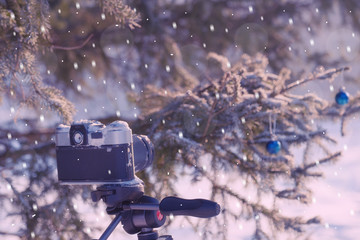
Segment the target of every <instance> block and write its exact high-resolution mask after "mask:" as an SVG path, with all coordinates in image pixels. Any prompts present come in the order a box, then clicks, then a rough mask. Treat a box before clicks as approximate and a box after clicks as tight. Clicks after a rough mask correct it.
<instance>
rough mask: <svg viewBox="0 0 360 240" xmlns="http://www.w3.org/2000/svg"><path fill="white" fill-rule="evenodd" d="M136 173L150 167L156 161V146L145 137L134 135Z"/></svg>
mask: <svg viewBox="0 0 360 240" xmlns="http://www.w3.org/2000/svg"><path fill="white" fill-rule="evenodd" d="M133 147H134V151H133V152H134V164H135V172H139V171H141V170H143V169H145V168H147V167H149V166H150V165H151V164H152V163H153V161H154V145H153V144H152V143H151V141H150V139H149V138H148V137H147V136H145V135H135V134H134V135H133Z"/></svg>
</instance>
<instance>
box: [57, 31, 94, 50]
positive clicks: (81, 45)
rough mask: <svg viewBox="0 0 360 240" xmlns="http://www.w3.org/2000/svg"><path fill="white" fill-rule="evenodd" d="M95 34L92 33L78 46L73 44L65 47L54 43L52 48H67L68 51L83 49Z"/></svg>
mask: <svg viewBox="0 0 360 240" xmlns="http://www.w3.org/2000/svg"><path fill="white" fill-rule="evenodd" d="M93 36H94V34H90V35H89V36H88V37H87V38H86V39H85V41H84V42H83V43H81V44H80V45H77V46H73V47H65V46H59V45H54V44H52V45H51V46H50V49H60V50H67V51H71V50H76V49H81V48H83V47H84V46H85V45H86V44H87V43H88V42H89V41H90V40H91V38H92V37H93Z"/></svg>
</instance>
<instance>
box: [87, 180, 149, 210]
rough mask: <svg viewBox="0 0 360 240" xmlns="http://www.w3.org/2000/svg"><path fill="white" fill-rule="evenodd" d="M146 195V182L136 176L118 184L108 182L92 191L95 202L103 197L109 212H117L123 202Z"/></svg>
mask: <svg viewBox="0 0 360 240" xmlns="http://www.w3.org/2000/svg"><path fill="white" fill-rule="evenodd" d="M143 195H144V183H143V182H142V181H141V180H140V179H139V178H135V179H134V180H132V181H126V182H120V183H118V184H106V185H102V186H99V187H97V188H96V191H92V192H91V198H92V200H93V201H94V202H98V201H99V200H100V199H102V200H103V201H104V202H105V204H106V206H107V207H108V208H107V212H108V214H116V213H117V212H118V211H114V210H115V209H117V208H121V205H122V203H123V202H131V201H134V200H137V199H139V198H141V197H142V196H143Z"/></svg>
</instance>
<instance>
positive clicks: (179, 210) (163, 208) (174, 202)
mask: <svg viewBox="0 0 360 240" xmlns="http://www.w3.org/2000/svg"><path fill="white" fill-rule="evenodd" d="M159 210H160V212H161V213H162V214H164V215H166V216H169V215H170V214H172V215H174V216H176V215H186V216H193V217H198V218H210V217H214V216H216V215H218V214H219V213H220V205H219V204H217V203H216V202H213V201H209V200H205V199H191V200H187V199H182V198H177V197H166V198H164V199H163V200H162V201H161V202H160V205H159Z"/></svg>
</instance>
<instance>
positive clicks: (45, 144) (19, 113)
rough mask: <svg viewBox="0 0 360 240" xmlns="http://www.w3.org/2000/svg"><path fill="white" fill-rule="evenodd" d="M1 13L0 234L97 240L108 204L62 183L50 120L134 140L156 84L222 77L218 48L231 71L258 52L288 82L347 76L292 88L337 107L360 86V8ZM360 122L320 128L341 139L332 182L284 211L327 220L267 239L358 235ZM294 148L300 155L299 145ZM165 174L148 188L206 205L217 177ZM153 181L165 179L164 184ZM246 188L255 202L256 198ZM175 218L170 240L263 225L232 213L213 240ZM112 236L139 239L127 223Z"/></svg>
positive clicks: (319, 1)
mask: <svg viewBox="0 0 360 240" xmlns="http://www.w3.org/2000/svg"><path fill="white" fill-rule="evenodd" d="M0 10H1V12H0V16H1V19H0V25H1V27H0V48H1V53H0V56H1V63H0V77H1V85H0V86H1V88H0V91H1V106H0V114H1V117H0V121H1V126H0V136H1V140H0V172H1V177H0V207H1V209H3V211H1V213H0V221H1V226H0V237H1V238H2V239H31V238H32V239H70V238H72V239H90V238H94V237H97V236H99V234H100V233H101V231H102V230H103V229H104V227H105V226H106V225H107V222H110V217H109V216H107V215H106V214H105V211H104V210H105V206H104V205H103V204H102V203H97V204H95V203H92V202H91V198H90V191H91V190H93V189H94V186H91V187H76V186H67V187H64V186H60V185H59V184H58V182H57V172H56V160H55V149H54V139H53V137H54V129H55V126H56V125H57V124H59V123H62V122H67V123H68V122H71V121H72V120H80V119H97V120H100V121H102V122H103V123H106V124H107V123H110V122H112V121H114V120H118V119H120V120H126V121H128V122H129V123H130V126H131V127H133V129H134V133H142V132H140V131H141V130H143V128H141V127H138V128H137V126H139V124H138V122H139V121H142V120H143V119H144V118H143V117H144V116H146V114H148V113H149V112H150V113H151V112H153V111H156V110H157V109H155V108H153V107H152V105H151V104H150V103H149V102H146V101H141V97H142V95H143V94H144V92H146V89H147V87H148V86H149V85H151V86H153V87H156V88H158V89H161V90H162V91H164V93H165V94H166V92H167V91H169V92H171V91H173V92H182V93H185V92H186V91H187V90H192V89H194V88H195V87H196V86H203V85H204V84H206V83H208V82H209V81H211V79H216V78H220V77H221V73H220V72H219V71H218V70H217V69H216V68H215V67H214V66H215V64H214V62H212V61H211V60H209V58H208V57H207V56H208V53H210V52H215V53H217V54H220V55H223V56H225V57H227V58H228V59H229V61H230V62H231V63H236V62H237V61H239V60H240V59H241V56H242V55H243V54H247V55H249V56H256V55H257V54H262V55H264V56H265V57H266V58H268V66H267V67H266V72H270V73H275V74H278V73H279V72H280V71H281V70H282V69H283V68H284V67H286V68H288V69H291V71H292V74H291V78H290V79H289V80H287V82H288V83H291V82H294V81H296V80H298V79H301V78H303V77H305V76H307V75H308V74H310V73H312V72H314V71H315V72H316V71H318V70H319V67H321V66H323V67H325V68H326V69H328V68H339V67H345V66H349V67H350V68H351V70H350V71H347V72H343V73H341V74H340V75H339V76H338V77H336V79H335V81H333V82H332V83H328V82H326V83H325V82H321V81H319V82H311V83H309V84H306V85H303V86H302V87H300V88H298V89H296V90H294V94H295V93H296V94H300V95H301V94H305V93H309V92H311V93H315V94H316V95H318V96H319V97H321V98H324V99H326V100H328V101H331V100H332V99H334V96H335V94H336V92H337V91H338V89H340V88H342V87H345V88H346V90H347V91H348V92H349V94H350V95H355V94H356V93H357V91H358V89H359V87H360V81H359V78H358V75H359V73H360V72H359V69H358V68H357V65H358V64H359V62H360V56H359V53H360V51H359V50H360V38H359V36H360V17H359V16H360V2H359V1H356V0H334V1H327V0H309V1H307V0H301V1H295V0H294V1H291V0H281V1H275V0H273V1H268V0H253V1H250V0H247V1H243V0H237V1H222V0H211V1H202V0H176V1H174V0H162V1H156V0H147V1H146V0H134V1H131V0H129V1H92V0H91V1H89V0H87V1H85V0H84V1H82V0H79V1H69V0H61V1H52V0H49V1H46V0H42V1H26V2H25V1H17V0H12V1H11V0H6V1H5V0H4V1H0ZM10 75H11V76H12V77H9V76H10ZM209 79H210V80H209ZM139 99H140V100H139ZM358 119H359V116H358V115H354V116H352V118H351V120H350V121H349V123H348V125H347V126H346V129H347V131H346V135H345V136H342V135H341V134H340V125H339V121H337V122H336V121H335V123H334V122H331V121H328V120H323V121H321V120H319V124H321V125H322V126H324V128H326V129H328V132H329V134H330V135H331V136H332V137H333V138H334V139H336V140H337V141H338V142H337V144H336V145H332V146H331V148H333V149H338V150H340V151H343V155H342V157H341V159H340V161H339V162H338V163H336V164H334V165H331V166H321V168H320V170H321V171H322V172H324V176H325V178H322V179H318V180H316V181H314V182H311V183H309V186H310V188H311V189H312V190H313V192H314V195H313V198H312V202H310V203H309V204H308V205H306V206H304V205H302V204H300V203H295V204H288V203H287V202H283V203H282V204H280V207H279V209H281V210H282V211H283V212H284V213H286V214H288V215H289V216H298V215H301V216H304V217H312V216H316V215H319V216H321V217H322V219H323V222H322V223H321V224H319V225H316V226H311V227H309V228H308V229H307V230H306V231H305V233H303V234H300V235H295V236H294V235H289V234H288V233H287V232H286V231H285V233H284V234H281V235H280V236H279V237H277V238H270V239H310V238H312V239H320V238H326V239H355V238H356V237H354V236H357V235H359V234H360V230H359V226H360V217H359V215H360V194H359V190H360V178H359V176H358V174H357V170H358V169H360V165H359V164H360V163H359V161H358V157H357V155H358V149H357V145H358V144H357V142H358V140H359V136H358V134H357V133H358V130H357V129H359V127H360V125H359V121H358ZM145 134H146V132H145ZM292 150H293V154H294V155H295V156H298V155H301V154H300V150H299V149H297V148H293V149H292ZM297 151H298V154H297ZM314 157H316V154H315V156H314ZM204 161H205V162H206V161H207V160H206V156H205V157H204ZM162 167H163V166H162V165H161V164H155V166H153V167H152V168H151V169H149V170H147V171H144V172H142V173H140V174H139V177H140V178H142V179H144V181H145V183H146V185H145V186H146V187H147V188H146V191H147V193H148V194H150V195H152V196H157V197H164V196H165V195H164V194H169V193H176V194H178V195H179V196H182V197H184V198H200V197H203V198H209V197H210V195H211V192H210V189H211V183H210V182H208V181H206V180H199V181H196V182H195V183H194V182H193V181H192V179H193V173H192V172H191V171H190V170H189V169H187V168H186V167H185V168H184V167H182V166H181V165H179V164H178V165H176V164H175V165H171V166H167V167H169V169H171V171H170V170H168V169H166V170H163V172H162V171H161V169H162ZM169 172H170V174H169ZM152 174H158V176H157V178H156V181H159V180H160V181H164V183H166V184H164V185H161V186H157V187H156V184H155V183H156V182H154V180H152V179H151V175H152ZM222 178H223V180H222V181H223V184H224V185H228V186H233V188H236V187H237V185H236V184H238V182H237V180H238V175H236V174H235V175H234V174H226V172H225V176H224V174H223V175H222ZM168 182H172V184H169V185H168V184H167V183H168ZM231 184H233V185H231ZM240 184H241V182H240ZM239 191H240V190H239ZM241 191H242V190H241ZM244 193H246V194H245V195H248V196H251V195H252V190H251V189H250V190H249V189H248V190H244ZM255 195H256V194H255ZM229 204H230V205H229V208H234V209H236V208H239V206H237V204H236V203H235V202H234V203H233V204H232V203H231V202H230V203H229ZM170 223H171V224H169V225H166V227H165V228H164V229H162V230H161V232H162V233H168V234H170V233H171V234H173V237H174V239H183V238H186V237H188V238H191V239H253V238H254V235H253V234H254V224H253V223H251V221H248V220H247V219H237V220H230V219H229V221H228V223H227V224H225V225H226V226H225V225H224V226H223V227H224V228H219V226H217V229H218V230H217V231H219V232H226V234H224V235H223V236H221V237H220V235H219V234H218V235H216V236H218V237H215V236H213V238H209V237H208V236H204V234H203V232H204V224H205V226H206V222H205V221H202V222H201V221H200V222H194V221H192V220H189V219H188V218H183V217H179V218H175V219H173V220H171V221H170ZM209 226H210V225H209ZM211 226H213V225H211ZM214 226H215V225H214ZM110 239H136V237H134V236H128V235H126V234H125V233H124V232H123V231H122V229H121V227H118V229H117V230H116V232H115V233H114V235H113V236H112V237H111V238H110ZM256 239H267V238H265V237H264V238H261V237H259V238H256Z"/></svg>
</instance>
